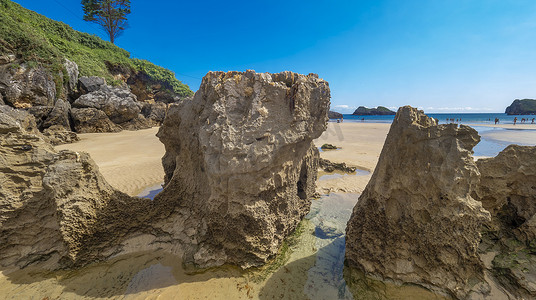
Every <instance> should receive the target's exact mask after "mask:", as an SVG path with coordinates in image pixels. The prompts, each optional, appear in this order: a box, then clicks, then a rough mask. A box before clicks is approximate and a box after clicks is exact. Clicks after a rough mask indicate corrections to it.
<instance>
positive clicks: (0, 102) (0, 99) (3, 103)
mask: <svg viewBox="0 0 536 300" xmlns="http://www.w3.org/2000/svg"><path fill="white" fill-rule="evenodd" d="M0 105H6V103H5V102H4V96H2V94H1V93H0Z"/></svg>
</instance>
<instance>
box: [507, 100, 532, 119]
mask: <svg viewBox="0 0 536 300" xmlns="http://www.w3.org/2000/svg"><path fill="white" fill-rule="evenodd" d="M505 113H506V114H508V115H535V114H536V100H535V99H521V100H519V99H516V100H514V102H512V104H510V106H508V107H507V108H506V110H505Z"/></svg>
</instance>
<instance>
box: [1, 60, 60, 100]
mask: <svg viewBox="0 0 536 300" xmlns="http://www.w3.org/2000/svg"><path fill="white" fill-rule="evenodd" d="M0 94H3V95H4V99H3V100H4V102H5V103H6V104H9V105H11V106H13V107H16V108H30V107H33V106H54V101H55V100H56V84H55V83H54V79H53V77H52V75H51V74H50V73H49V72H48V71H47V70H46V69H44V68H42V67H35V68H30V67H28V66H27V65H26V64H22V65H20V66H19V65H17V64H4V65H0Z"/></svg>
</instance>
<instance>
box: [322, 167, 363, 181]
mask: <svg viewBox="0 0 536 300" xmlns="http://www.w3.org/2000/svg"><path fill="white" fill-rule="evenodd" d="M318 175H319V176H318V180H330V179H337V178H343V177H345V176H367V175H370V171H367V170H361V169H356V170H355V172H354V173H345V172H341V171H334V172H329V173H328V172H324V171H320V172H318Z"/></svg>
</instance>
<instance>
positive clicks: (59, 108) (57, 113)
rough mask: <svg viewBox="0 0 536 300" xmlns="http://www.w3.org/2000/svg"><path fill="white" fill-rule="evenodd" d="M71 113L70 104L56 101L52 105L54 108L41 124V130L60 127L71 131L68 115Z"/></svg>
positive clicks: (60, 100)
mask: <svg viewBox="0 0 536 300" xmlns="http://www.w3.org/2000/svg"><path fill="white" fill-rule="evenodd" d="M70 113H71V104H70V103H69V102H68V101H65V100H62V99H58V100H56V103H55V104H54V108H53V109H52V110H51V111H50V113H49V114H48V116H47V118H46V120H44V122H43V128H49V127H51V126H61V127H63V128H64V129H65V130H68V131H70V130H71V121H70V120H69V114H70Z"/></svg>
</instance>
